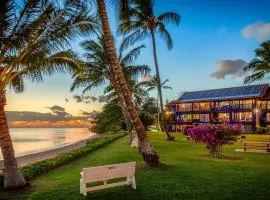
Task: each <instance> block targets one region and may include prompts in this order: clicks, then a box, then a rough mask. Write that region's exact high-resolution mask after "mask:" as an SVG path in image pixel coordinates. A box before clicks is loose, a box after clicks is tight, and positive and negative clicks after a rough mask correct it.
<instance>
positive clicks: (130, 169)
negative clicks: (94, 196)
mask: <svg viewBox="0 0 270 200" xmlns="http://www.w3.org/2000/svg"><path fill="white" fill-rule="evenodd" d="M135 166H136V163H135V162H130V163H123V164H115V165H105V166H100V167H90V168H84V169H83V180H84V181H85V182H97V181H104V180H109V179H114V178H120V177H127V176H133V175H134V174H135Z"/></svg>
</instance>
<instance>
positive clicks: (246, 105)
mask: <svg viewBox="0 0 270 200" xmlns="http://www.w3.org/2000/svg"><path fill="white" fill-rule="evenodd" d="M232 108H234V109H252V100H233V101H232Z"/></svg>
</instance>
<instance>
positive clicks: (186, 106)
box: [177, 103, 192, 112]
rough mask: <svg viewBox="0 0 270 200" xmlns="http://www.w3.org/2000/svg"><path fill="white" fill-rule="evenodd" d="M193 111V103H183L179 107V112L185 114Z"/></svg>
mask: <svg viewBox="0 0 270 200" xmlns="http://www.w3.org/2000/svg"><path fill="white" fill-rule="evenodd" d="M191 110H192V104H191V103H181V104H178V105H177V111H180V112H185V111H191Z"/></svg>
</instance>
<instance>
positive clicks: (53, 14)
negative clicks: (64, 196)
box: [0, 0, 97, 188]
mask: <svg viewBox="0 0 270 200" xmlns="http://www.w3.org/2000/svg"><path fill="white" fill-rule="evenodd" d="M0 13H1V15H0V122H1V126H0V132H1V137H0V144H1V149H2V153H3V158H4V167H5V180H4V186H5V188H12V187H19V186H22V185H25V183H26V182H25V180H24V178H23V177H22V175H21V173H20V171H19V168H18V165H17V162H16V159H15V154H14V149H13V145H12V141H11V138H10V134H9V131H8V126H7V121H6V116H5V112H4V106H5V104H6V102H5V91H6V89H7V87H8V86H10V88H11V89H14V91H15V92H22V91H23V90H24V81H25V79H28V80H30V81H38V82H39V81H43V77H44V75H51V74H53V73H54V72H67V71H71V69H75V68H77V67H78V66H79V64H80V61H79V59H78V58H77V56H76V55H75V53H73V52H72V51H71V50H68V47H70V41H71V40H72V39H73V38H75V37H77V36H78V35H80V36H86V35H89V33H91V31H92V30H93V29H94V28H95V27H97V26H96V24H95V23H94V20H93V18H92V17H89V16H88V8H87V6H86V5H85V4H84V3H83V2H82V1H79V0H76V1H75V0H64V1H63V2H62V4H61V6H60V5H56V4H54V3H53V2H51V1H49V0H26V1H21V2H20V5H18V4H16V1H14V0H3V1H1V8H0Z"/></svg>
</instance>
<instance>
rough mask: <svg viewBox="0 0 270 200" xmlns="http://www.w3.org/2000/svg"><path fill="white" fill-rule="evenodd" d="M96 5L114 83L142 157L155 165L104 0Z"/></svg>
mask: <svg viewBox="0 0 270 200" xmlns="http://www.w3.org/2000/svg"><path fill="white" fill-rule="evenodd" d="M97 5H98V14H99V17H100V20H101V24H102V31H103V34H104V37H105V43H106V46H107V50H108V55H109V58H110V59H111V63H112V67H113V73H114V77H115V83H116V85H117V88H119V90H120V92H121V93H122V95H123V97H124V100H125V103H126V106H127V109H128V112H129V115H130V117H131V119H132V121H133V125H134V128H135V130H136V132H137V136H138V139H139V144H140V148H139V149H140V152H141V154H142V156H143V159H144V161H145V162H146V163H148V164H149V165H150V166H155V165H157V164H158V163H159V156H158V154H157V151H156V150H155V148H154V147H153V146H152V144H151V142H150V139H149V138H148V136H147V133H146V130H145V128H144V126H143V124H142V122H141V120H140V118H139V115H138V112H137V111H136V108H135V105H134V102H133V100H132V95H131V92H130V90H129V87H128V84H127V82H126V80H125V76H124V73H123V70H122V67H121V64H120V61H119V58H118V56H117V54H116V49H115V44H114V40H113V36H112V33H111V29H110V25H109V21H108V16H107V10H106V5H105V2H104V0H97Z"/></svg>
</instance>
